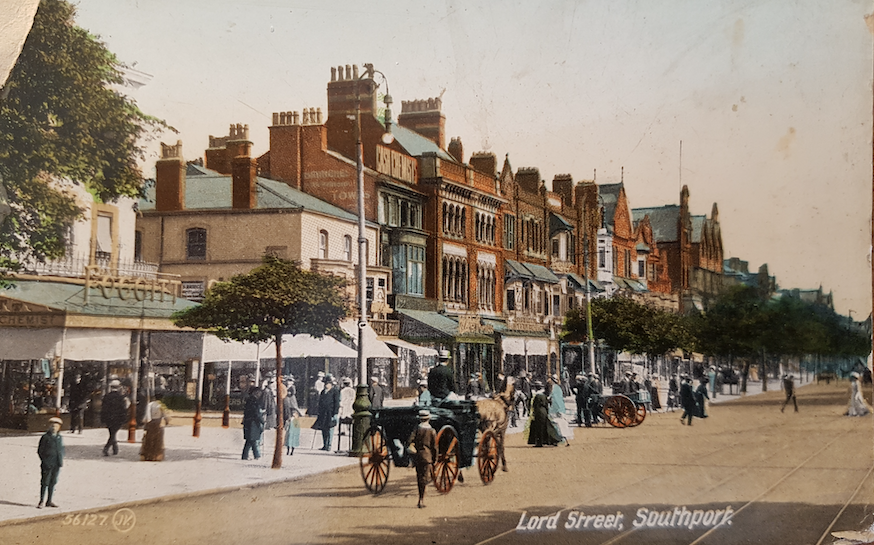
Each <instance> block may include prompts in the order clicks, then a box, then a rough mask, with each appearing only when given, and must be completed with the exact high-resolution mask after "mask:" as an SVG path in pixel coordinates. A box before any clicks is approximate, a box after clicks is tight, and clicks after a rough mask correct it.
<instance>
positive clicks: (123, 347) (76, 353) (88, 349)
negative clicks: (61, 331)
mask: <svg viewBox="0 0 874 545" xmlns="http://www.w3.org/2000/svg"><path fill="white" fill-rule="evenodd" d="M57 355H59V356H61V357H63V358H64V359H65V360H76V361H89V360H90V361H118V360H129V359H130V357H131V332H130V331H128V330H125V329H118V330H115V329H67V332H66V334H65V335H64V338H63V340H62V342H61V347H60V350H59V354H57Z"/></svg>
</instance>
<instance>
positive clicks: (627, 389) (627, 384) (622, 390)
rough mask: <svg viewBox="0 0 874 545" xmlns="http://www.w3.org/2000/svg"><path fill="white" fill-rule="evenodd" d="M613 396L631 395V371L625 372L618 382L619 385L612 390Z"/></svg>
mask: <svg viewBox="0 0 874 545" xmlns="http://www.w3.org/2000/svg"><path fill="white" fill-rule="evenodd" d="M613 393H614V394H622V395H628V394H630V393H631V371H626V372H625V376H624V377H622V379H621V380H620V381H619V384H618V385H617V386H616V388H614V391H613Z"/></svg>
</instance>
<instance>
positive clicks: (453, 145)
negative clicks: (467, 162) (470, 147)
mask: <svg viewBox="0 0 874 545" xmlns="http://www.w3.org/2000/svg"><path fill="white" fill-rule="evenodd" d="M447 151H449V155H451V156H453V157H455V160H456V161H458V162H459V163H464V146H462V145H461V137H460V136H454V137H453V138H452V140H450V141H449V149H448V150H447Z"/></svg>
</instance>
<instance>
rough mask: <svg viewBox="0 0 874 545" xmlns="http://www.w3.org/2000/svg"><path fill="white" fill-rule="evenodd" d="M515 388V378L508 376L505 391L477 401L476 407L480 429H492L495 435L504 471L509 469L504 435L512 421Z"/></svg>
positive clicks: (485, 430)
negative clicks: (505, 454) (511, 412)
mask: <svg viewBox="0 0 874 545" xmlns="http://www.w3.org/2000/svg"><path fill="white" fill-rule="evenodd" d="M514 390H515V387H514V385H513V378H512V377H507V386H506V387H505V388H504V391H503V392H500V393H498V394H495V396H494V397H492V398H489V399H480V400H478V401H477V402H476V408H477V411H479V429H480V431H481V432H483V433H485V432H487V431H491V432H492V433H493V434H494V435H495V442H496V443H497V447H498V455H499V456H500V457H501V469H502V470H503V471H507V460H506V459H505V458H504V436H505V435H506V433H507V426H508V425H509V423H510V418H509V415H508V412H509V411H510V410H511V409H513V408H514V405H515V399H516V398H515V395H514Z"/></svg>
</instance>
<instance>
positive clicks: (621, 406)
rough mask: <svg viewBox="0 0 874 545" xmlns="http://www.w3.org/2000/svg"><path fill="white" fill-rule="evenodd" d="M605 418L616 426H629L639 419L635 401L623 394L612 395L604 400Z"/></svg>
mask: <svg viewBox="0 0 874 545" xmlns="http://www.w3.org/2000/svg"><path fill="white" fill-rule="evenodd" d="M603 413H604V418H605V419H606V420H607V423H608V424H610V425H611V426H613V427H614V428H627V427H628V426H631V425H633V424H634V422H635V420H636V419H637V409H635V407H634V403H633V402H632V401H631V400H630V399H628V398H627V397H625V396H623V395H615V396H610V397H608V398H607V400H606V401H604V409H603Z"/></svg>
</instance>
